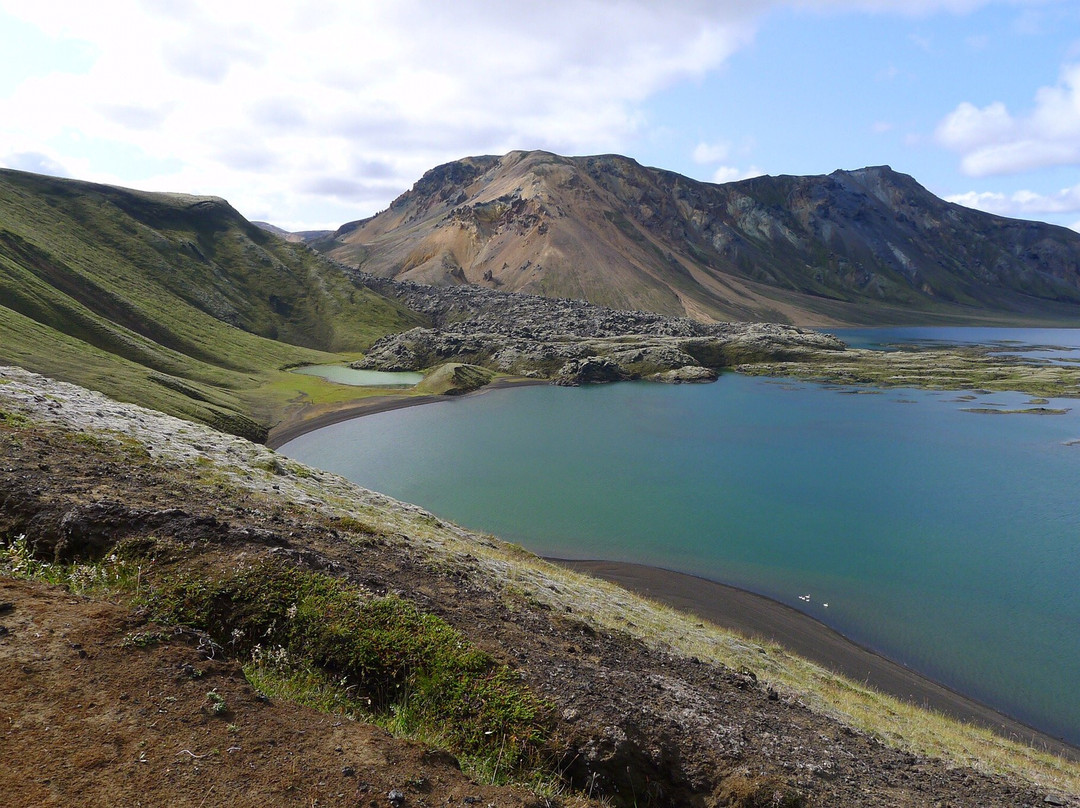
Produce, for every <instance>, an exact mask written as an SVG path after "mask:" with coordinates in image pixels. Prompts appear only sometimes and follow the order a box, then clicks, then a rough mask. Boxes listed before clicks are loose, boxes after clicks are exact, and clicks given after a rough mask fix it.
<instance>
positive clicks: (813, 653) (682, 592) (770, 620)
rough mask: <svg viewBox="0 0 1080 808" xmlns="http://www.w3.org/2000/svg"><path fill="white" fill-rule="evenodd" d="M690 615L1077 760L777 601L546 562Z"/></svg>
mask: <svg viewBox="0 0 1080 808" xmlns="http://www.w3.org/2000/svg"><path fill="white" fill-rule="evenodd" d="M548 560H549V561H552V562H554V563H557V564H560V565H562V566H565V567H568V568H570V569H573V570H577V571H578V572H584V573H586V574H588V575H593V576H595V577H597V578H602V579H603V580H606V581H611V582H612V583H617V584H619V585H620V586H623V587H625V588H626V589H629V590H631V591H632V592H636V593H638V594H640V595H644V596H645V597H647V598H649V599H651V600H654V601H657V602H659V603H663V604H665V605H667V606H671V607H673V608H676V609H679V610H680V611H684V612H689V613H691V614H695V615H697V616H698V617H701V618H703V619H704V620H708V621H709V622H711V623H715V624H716V625H718V626H721V627H723V628H727V629H731V630H733V631H737V632H739V633H740V634H744V635H746V636H748V637H754V638H759V639H764V640H772V641H773V642H776V643H777V644H779V645H782V646H784V647H785V648H787V649H789V650H790V651H792V652H794V653H796V654H798V655H799V656H802V657H805V658H806V659H809V660H811V661H813V662H816V663H817V664H819V665H822V666H823V667H825V668H828V669H829V670H831V671H834V672H836V673H839V674H842V675H844V676H846V677H847V678H849V679H853V680H855V681H858V682H864V683H866V684H869V685H870V686H872V687H874V688H875V689H877V690H880V691H882V692H884V693H888V694H889V695H891V696H895V697H897V698H899V699H903V700H904V701H907V702H910V703H913V704H918V705H920V706H923V707H928V708H930V709H932V710H936V711H938V712H941V713H944V714H946V715H949V716H951V717H953V718H956V719H958V720H960V721H963V722H966V723H970V724H975V725H978V726H982V727H987V728H989V729H992V730H994V731H995V732H997V733H999V734H1001V735H1003V736H1004V737H1006V738H1011V739H1014V740H1017V741H1020V742H1022V743H1026V744H1029V745H1031V746H1033V747H1035V748H1037V749H1045V750H1047V751H1049V752H1052V753H1054V754H1056V755H1060V756H1062V757H1065V758H1068V759H1070V760H1080V749H1077V748H1076V747H1074V746H1071V745H1070V744H1067V743H1065V742H1064V741H1062V740H1060V739H1058V738H1054V737H1053V736H1051V735H1047V734H1045V733H1043V732H1040V731H1038V730H1036V729H1033V728H1032V727H1029V726H1027V725H1025V724H1022V723H1021V722H1019V721H1016V720H1015V719H1012V718H1009V717H1008V716H1006V715H1003V714H1001V713H999V712H997V711H996V710H994V709H993V708H991V707H988V706H986V705H985V704H981V703H980V702H978V701H975V700H974V699H971V698H968V697H967V696H964V695H963V694H961V693H958V692H956V691H955V690H952V689H950V688H948V687H946V686H945V685H942V684H939V683H938V682H935V681H933V680H931V679H928V678H927V677H925V676H923V675H921V674H919V673H917V672H915V671H913V670H911V669H909V668H905V667H904V666H903V665H899V664H897V663H896V662H893V661H891V660H889V659H887V658H885V657H883V656H881V655H880V654H878V653H875V652H874V651H871V650H869V649H867V648H864V647H862V646H860V645H858V644H856V643H854V642H852V641H851V640H849V639H847V638H846V637H844V636H843V635H842V634H839V633H838V632H836V631H834V630H833V629H831V628H829V627H828V626H826V625H825V624H824V623H820V622H818V621H817V620H815V619H814V618H812V617H810V616H808V615H805V614H803V613H802V612H800V611H798V610H797V609H793V608H791V607H790V606H787V605H785V604H783V603H779V602H777V601H774V600H772V599H770V598H766V597H763V596H761V595H755V594H753V593H752V592H747V591H745V590H742V589H737V588H736V587H732V586H726V585H725V584H719V583H716V582H715V581H709V580H706V579H704V578H698V577H696V576H693V575H686V574H684V573H679V572H671V571H670V570H663V569H658V568H656V567H647V566H644V565H641V564H629V563H621V562H616V561H569V560H564V559H548Z"/></svg>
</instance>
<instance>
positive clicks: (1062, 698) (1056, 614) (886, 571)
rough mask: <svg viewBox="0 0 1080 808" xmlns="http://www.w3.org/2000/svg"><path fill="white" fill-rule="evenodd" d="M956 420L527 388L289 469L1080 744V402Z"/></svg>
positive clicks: (302, 447)
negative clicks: (787, 627) (592, 568)
mask: <svg viewBox="0 0 1080 808" xmlns="http://www.w3.org/2000/svg"><path fill="white" fill-rule="evenodd" d="M843 336H844V337H845V338H846V334H845V335H843ZM1078 336H1080V334H1077V332H1072V338H1073V340H1074V341H1076V339H1077V337H1078ZM1033 344H1039V345H1048V344H1053V345H1061V344H1063V343H1061V342H1043V341H1041V340H1040V341H1037V342H1036V343H1033ZM1077 347H1080V345H1078V346H1077ZM967 399H968V396H966V395H963V394H960V393H955V392H947V393H941V392H930V391H917V390H887V391H881V392H876V393H875V392H872V391H868V390H867V389H866V388H862V389H861V391H860V390H859V389H857V388H847V387H845V388H836V387H829V386H823V385H816V384H807V383H799V382H789V381H783V380H769V379H755V378H748V377H742V376H738V375H734V374H725V375H724V376H722V377H721V379H720V380H719V381H718V382H717V383H715V384H709V385H679V386H665V385H655V384H648V383H624V384H615V385H603V386H595V387H583V388H560V387H525V388H518V389H509V390H496V391H490V392H488V393H484V394H482V395H478V396H472V397H468V398H465V399H456V400H452V401H448V402H446V403H439V404H437V405H430V406H424V407H414V408H409V409H404V410H397V411H394V412H389V413H382V414H378V415H372V416H368V417H365V418H360V419H357V420H353V421H348V422H345V423H341V424H336V425H334V426H330V427H327V428H325V429H322V430H319V431H317V432H313V433H310V434H308V435H304V436H302V437H301V438H298V439H297V440H295V441H293V442H291V443H289V444H287V445H286V446H284V447H282V449H281V451H282V452H283V453H284V454H287V455H289V456H290V457H294V458H296V459H298V460H301V461H303V462H306V463H311V464H313V465H317V466H319V467H321V468H325V469H329V470H332V471H336V472H339V473H342V474H344V475H345V476H347V477H349V478H350V479H353V480H355V481H356V482H358V483H359V484H361V485H364V486H366V487H369V488H373V489H376V490H378V491H382V492H385V493H387V494H389V495H391V496H394V497H397V498H399V499H403V500H406V501H409V502H415V503H418V504H420V505H422V506H424V507H425V508H428V509H430V510H432V511H433V512H435V513H436V514H438V515H440V516H442V517H444V518H447V519H451V520H453V521H456V522H458V523H460V524H463V525H465V526H468V527H471V528H475V529H479V530H485V531H490V532H492V533H494V534H496V535H498V536H501V537H502V538H505V539H508V540H511V541H517V542H520V543H521V544H523V545H524V546H526V547H528V548H529V549H531V550H533V551H534V552H538V553H541V554H544V555H554V556H563V557H576V558H603V559H613V560H624V561H635V562H641V563H645V564H653V565H657V566H662V567H666V568H669V569H675V570H680V571H685V572H690V573H693V574H696V575H701V576H704V577H708V578H712V579H714V580H718V581H722V582H725V583H730V584H734V585H737V586H740V587H744V588H746V589H749V590H752V591H755V592H759V593H761V594H765V595H768V596H770V597H773V598H775V599H777V600H780V601H782V602H784V603H788V604H790V605H791V606H794V607H796V608H798V609H800V610H801V611H804V612H807V613H809V614H811V615H813V616H814V617H816V618H818V619H820V620H822V621H824V622H826V623H828V624H829V625H832V626H834V627H836V628H837V629H838V630H840V631H842V632H843V633H844V634H846V635H847V636H849V637H851V638H852V639H854V640H856V641H857V642H860V643H862V644H865V645H867V646H870V647H872V648H874V649H876V650H879V651H881V652H882V653H884V654H886V655H887V656H889V657H891V658H892V659H895V660H897V661H899V662H901V663H903V664H905V665H908V666H910V667H912V668H914V669H916V670H919V671H921V672H923V673H925V674H927V675H929V676H931V677H933V678H935V679H938V680H939V681H942V682H944V683H946V684H948V685H950V686H952V687H954V688H956V689H957V690H960V691H961V692H963V693H966V694H968V695H971V696H974V697H975V698H978V699H980V700H982V701H984V702H986V703H988V704H991V705H993V706H995V707H997V708H998V709H1001V710H1003V711H1004V712H1007V713H1009V714H1011V715H1014V716H1016V717H1017V718H1020V719H1021V720H1023V721H1026V722H1028V723H1030V724H1032V725H1034V726H1037V727H1039V728H1040V729H1043V730H1045V731H1047V732H1049V733H1051V734H1053V735H1056V736H1059V737H1063V738H1065V739H1066V740H1068V741H1070V742H1072V743H1074V744H1075V743H1080V583H1078V582H1080V499H1078V497H1077V490H1078V486H1077V483H1078V482H1080V400H1068V399H1057V400H1053V401H1051V403H1050V404H1048V405H1042V406H1047V407H1059V408H1072V409H1071V410H1070V412H1068V413H1067V414H1065V415H1044V416H1037V415H1024V414H1010V415H986V414H977V413H971V412H964V411H963V409H964V408H971V407H979V408H1000V409H1012V408H1018V407H1024V406H1029V405H1027V402H1028V401H1029V397H1028V396H1026V395H1020V394H1001V393H995V394H989V395H976V396H975V398H974V400H967ZM1073 441H1077V442H1078V443H1077V444H1075V445H1070V443H1071V442H1073ZM806 595H809V596H810V599H809V601H805V600H802V599H800V598H801V596H806ZM826 603H827V604H828V606H826V605H825V604H826Z"/></svg>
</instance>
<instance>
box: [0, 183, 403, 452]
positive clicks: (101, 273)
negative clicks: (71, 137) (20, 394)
mask: <svg viewBox="0 0 1080 808" xmlns="http://www.w3.org/2000/svg"><path fill="white" fill-rule="evenodd" d="M417 324H422V318H421V317H419V316H418V315H416V314H414V313H412V312H409V311H408V310H406V309H405V308H404V307H402V306H401V305H400V304H398V303H395V302H393V301H390V300H388V299H386V298H384V297H381V296H379V295H378V294H376V293H374V292H372V291H371V290H369V289H366V288H363V287H359V286H357V285H355V284H354V283H353V282H352V281H351V280H350V279H349V278H347V277H346V276H345V275H344V274H342V273H341V272H340V271H339V270H338V269H337V268H336V267H334V266H333V265H332V264H330V263H328V262H327V261H325V260H323V259H322V258H320V257H319V256H317V255H315V254H313V253H312V252H310V251H309V250H308V249H307V248H305V247H304V246H302V245H298V244H289V243H286V242H285V241H284V240H282V239H280V238H278V237H276V236H274V235H272V234H270V233H267V232H265V231H264V230H262V229H260V228H258V227H256V226H255V225H253V224H251V223H250V222H248V221H247V220H246V219H244V218H243V217H242V216H241V215H240V214H239V213H238V212H237V211H236V210H234V209H233V208H232V207H231V206H230V205H229V204H228V203H227V202H225V201H224V200H222V199H219V198H216V197H205V196H189V195H183V194H153V193H144V192H139V191H132V190H127V189H123V188H116V187H111V186H107V185H96V184H92V183H86V182H78V181H74V180H67V179H58V178H53V177H44V176H39V175H35V174H28V173H24V172H19V171H9V170H2V171H0V363H4V364H17V365H21V366H23V367H26V368H28V369H31V370H35V371H38V372H41V373H45V374H48V375H50V376H54V377H57V378H61V379H66V380H69V381H73V382H77V383H79V384H83V385H86V386H88V387H91V388H94V389H98V390H101V391H103V392H105V393H107V394H109V395H111V396H114V397H116V398H119V399H121V400H125V401H134V402H137V403H140V404H143V405H145V406H150V407H154V408H156V409H160V410H163V411H165V412H169V413H173V414H177V415H181V416H183V417H187V418H191V419H194V420H199V421H203V422H206V423H209V424H212V425H215V426H217V427H219V428H223V429H226V430H228V431H231V432H236V433H239V434H243V435H245V436H248V437H255V438H259V437H261V436H262V435H264V434H265V427H266V426H267V425H268V421H269V420H271V418H272V414H273V411H274V410H273V407H274V405H275V404H276V403H277V398H276V397H280V395H281V392H280V390H279V388H280V378H281V370H282V369H283V368H285V367H288V366H290V365H295V364H298V363H302V362H318V361H323V362H325V361H332V360H333V359H335V358H337V357H336V356H328V352H332V353H334V354H340V353H343V352H344V353H353V354H355V353H356V352H359V351H363V350H364V349H366V348H367V347H368V346H369V345H370V344H371V343H372V342H373V341H374V340H376V339H377V338H379V337H380V336H383V335H384V334H387V333H390V332H393V331H399V330H402V329H405V328H409V327H412V326H413V325H417Z"/></svg>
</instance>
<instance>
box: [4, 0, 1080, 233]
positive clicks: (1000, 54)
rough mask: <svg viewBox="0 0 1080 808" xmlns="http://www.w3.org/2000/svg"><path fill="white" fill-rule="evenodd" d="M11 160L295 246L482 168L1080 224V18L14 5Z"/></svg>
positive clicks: (852, 1)
mask: <svg viewBox="0 0 1080 808" xmlns="http://www.w3.org/2000/svg"><path fill="white" fill-rule="evenodd" d="M0 54H3V57H2V58H0V165H2V166H5V167H8V168H16V169H22V170H26V171H35V172H39V173H46V174H53V175H56V176H65V177H72V178H76V179H83V180H90V181H94V182H106V183H110V184H115V185H122V186H126V187H132V188H139V189H143V190H152V191H179V192H185V193H192V194H211V195H215V196H221V197H225V198H226V199H228V200H229V201H230V202H231V203H232V204H233V206H234V207H236V208H237V209H238V210H239V211H240V212H241V213H242V214H244V215H245V216H246V217H247V218H249V219H252V220H263V221H269V222H272V223H274V224H276V225H278V226H281V227H284V228H286V229H288V230H309V229H327V228H336V227H337V226H338V225H341V224H343V223H345V222H348V221H353V220H356V219H360V218H364V217H367V216H370V215H373V214H375V213H377V212H378V211H380V210H382V209H384V208H386V207H387V206H388V205H389V203H390V202H391V201H392V200H393V199H394V198H395V197H396V196H397V195H398V194H400V193H402V192H403V191H405V190H407V189H408V188H409V187H411V186H412V184H413V183H414V182H416V180H417V179H419V178H420V176H421V175H422V174H423V173H424V172H425V171H427V170H428V169H430V168H432V167H434V166H436V165H439V164H441V163H445V162H449V161H451V160H456V159H458V158H461V157H465V156H468V155H478V154H504V153H506V152H508V151H511V150H514V149H546V150H548V151H553V152H555V153H557V154H565V155H585V154H601V153H618V154H624V155H627V156H628V157H632V158H634V159H635V160H637V161H638V162H640V163H643V164H645V165H651V166H657V167H660V168H665V169H669V170H672V171H676V172H679V173H681V174H685V175H688V176H691V177H694V178H695V179H699V180H703V181H707V182H728V181H732V180H737V179H742V178H746V177H749V176H754V175H757V174H774V175H775V174H826V173H829V172H831V171H833V170H836V169H854V168H860V167H862V166H866V165H882V164H888V165H891V166H892V167H893V168H894V169H896V170H897V171H901V172H904V173H906V174H910V175H912V176H913V177H915V179H916V180H918V181H919V182H920V183H922V184H923V185H924V186H926V187H927V188H928V189H929V190H930V191H932V192H933V193H935V194H937V195H939V196H941V197H944V198H946V199H949V200H951V201H954V202H958V203H960V204H964V205H968V206H970V207H976V208H980V209H982V210H986V211H990V212H993V213H998V214H1001V215H1005V216H1012V217H1017V218H1028V219H1037V220H1040V221H1048V222H1052V223H1055V224H1060V225H1064V226H1067V227H1072V228H1073V229H1076V230H1080V2H1078V0H758V1H757V2H754V1H753V0H712V2H698V1H696V0H683V1H682V2H677V1H676V0H668V2H666V3H663V4H661V3H659V2H646V1H645V0H573V2H562V0H546V1H544V2H535V0H534V2H528V3H522V2H518V0H499V1H498V2H496V1H495V0H455V2H452V3H447V2H420V1H419V0H375V1H374V2H369V0H342V1H341V2H339V1H338V0H308V2H303V3H296V2H294V3H285V2H275V0H261V1H260V2H257V3H256V2H248V0H229V2H221V1H220V0H216V1H215V2H210V1H209V0H207V1H206V2H204V1H203V0H101V2H98V3H85V2H74V1H69V2H58V1H57V0H33V2H28V1H27V0H0Z"/></svg>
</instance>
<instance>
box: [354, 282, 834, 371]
mask: <svg viewBox="0 0 1080 808" xmlns="http://www.w3.org/2000/svg"><path fill="white" fill-rule="evenodd" d="M343 269H345V271H350V270H348V268H347V267H343ZM351 272H352V274H353V276H354V278H355V279H356V280H357V281H358V282H359V283H362V284H364V285H365V286H368V287H369V288H371V289H373V290H375V291H377V292H378V293H379V294H382V295H384V296H386V297H391V298H395V299H398V300H401V301H402V302H403V303H404V304H405V305H407V306H408V307H409V308H411V309H413V310H414V311H418V312H421V313H423V314H424V315H426V316H428V317H430V318H431V320H432V322H433V325H434V327H432V328H414V329H412V330H410V331H405V332H403V333H399V334H392V335H390V336H387V337H384V338H382V339H380V340H379V341H378V342H376V343H375V344H374V345H373V346H372V347H371V349H370V350H369V351H368V354H367V356H366V357H364V359H362V360H361V361H359V362H357V363H355V365H354V367H358V368H370V369H376V370H389V371H392V370H423V369H426V368H430V367H434V366H436V365H440V364H443V363H445V362H465V363H468V364H471V365H479V366H481V367H486V368H489V369H491V370H495V371H498V372H500V373H509V374H515V375H521V376H532V377H537V378H548V379H553V380H556V381H557V382H558V383H559V384H586V383H592V382H609V381H621V380H625V379H651V380H655V381H685V380H693V381H710V380H712V379H715V378H716V374H715V371H716V370H717V369H719V368H723V367H731V366H734V365H737V364H743V363H747V362H757V361H780V360H794V359H800V358H807V357H809V356H811V355H814V354H816V353H818V352H821V351H840V350H843V349H844V344H843V343H842V342H840V341H839V340H837V339H836V338H835V337H832V336H829V335H827V334H821V333H818V332H816V331H810V330H807V329H802V328H796V327H794V326H789V325H780V324H776V323H711V324H709V323H701V322H698V321H696V320H691V319H689V318H686V317H666V316H664V315H660V314H654V313H651V312H640V311H620V310H616V309H609V308H605V307H603V306H594V305H592V304H589V303H584V302H582V301H579V300H553V299H550V298H545V297H539V296H536V295H524V294H511V293H504V292H497V291H493V290H490V289H484V288H480V287H475V286H455V287H435V286H427V285H422V284H415V283H403V282H399V281H390V280H386V279H385V278H376V277H374V276H371V275H366V274H364V273H360V272H357V271H355V270H352V271H351ZM694 368H697V369H698V370H694ZM673 373H674V374H675V375H674V376H671V375H668V374H673Z"/></svg>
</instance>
